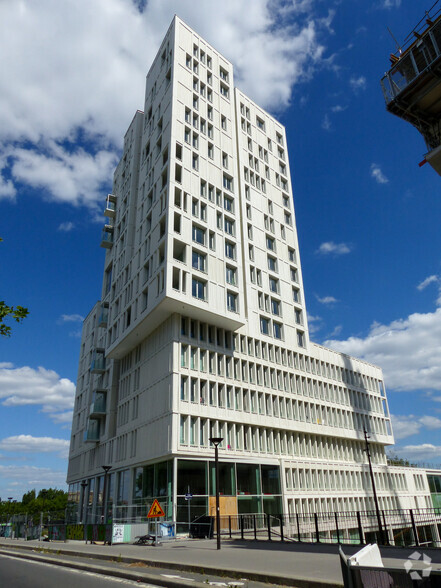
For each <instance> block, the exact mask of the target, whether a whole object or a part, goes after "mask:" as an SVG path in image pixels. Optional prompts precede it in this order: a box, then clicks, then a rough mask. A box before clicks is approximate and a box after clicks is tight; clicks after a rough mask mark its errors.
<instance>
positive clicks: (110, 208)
mask: <svg viewBox="0 0 441 588" xmlns="http://www.w3.org/2000/svg"><path fill="white" fill-rule="evenodd" d="M115 215H116V196H114V195H113V194H109V195H108V196H107V200H106V208H105V209H104V216H107V217H109V218H115Z"/></svg>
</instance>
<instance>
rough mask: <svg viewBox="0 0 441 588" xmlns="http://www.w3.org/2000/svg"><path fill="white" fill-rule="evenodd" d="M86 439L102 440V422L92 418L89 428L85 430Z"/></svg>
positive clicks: (91, 440)
mask: <svg viewBox="0 0 441 588" xmlns="http://www.w3.org/2000/svg"><path fill="white" fill-rule="evenodd" d="M83 439H84V441H85V442H86V443H98V441H99V440H100V422H99V421H97V420H95V419H91V420H89V423H88V425H87V429H86V430H85V431H84V438H83Z"/></svg>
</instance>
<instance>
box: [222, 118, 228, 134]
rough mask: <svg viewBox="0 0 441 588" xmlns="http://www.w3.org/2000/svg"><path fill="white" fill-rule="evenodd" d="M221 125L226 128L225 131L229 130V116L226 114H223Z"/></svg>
mask: <svg viewBox="0 0 441 588" xmlns="http://www.w3.org/2000/svg"><path fill="white" fill-rule="evenodd" d="M221 127H222V130H224V131H226V130H227V117H226V116H224V115H221Z"/></svg>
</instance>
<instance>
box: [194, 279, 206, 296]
mask: <svg viewBox="0 0 441 588" xmlns="http://www.w3.org/2000/svg"><path fill="white" fill-rule="evenodd" d="M206 288H207V284H206V282H203V281H202V280H198V279H197V278H193V279H192V281H191V293H192V295H193V296H194V297H195V298H199V300H206Z"/></svg>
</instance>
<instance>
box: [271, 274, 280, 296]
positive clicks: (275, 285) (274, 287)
mask: <svg viewBox="0 0 441 588" xmlns="http://www.w3.org/2000/svg"><path fill="white" fill-rule="evenodd" d="M269 287H270V290H271V292H274V293H278V292H279V280H277V279H276V278H271V277H270V279H269Z"/></svg>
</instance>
